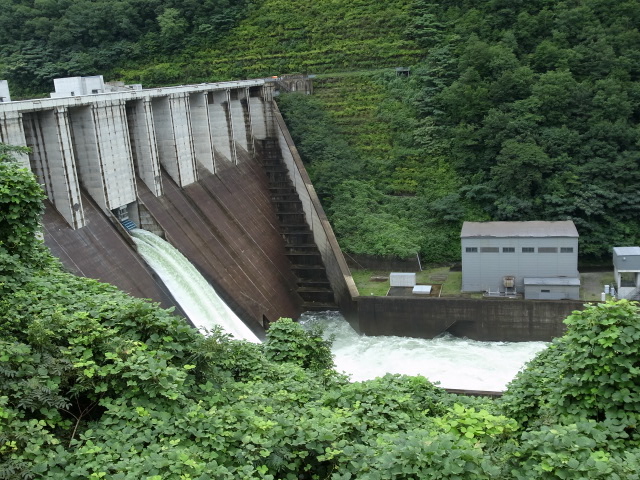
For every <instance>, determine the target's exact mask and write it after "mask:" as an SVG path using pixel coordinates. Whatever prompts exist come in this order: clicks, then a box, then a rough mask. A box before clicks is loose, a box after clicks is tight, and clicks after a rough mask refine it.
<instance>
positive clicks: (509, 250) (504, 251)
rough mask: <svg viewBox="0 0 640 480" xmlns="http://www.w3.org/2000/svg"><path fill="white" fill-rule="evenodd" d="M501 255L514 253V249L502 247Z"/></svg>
mask: <svg viewBox="0 0 640 480" xmlns="http://www.w3.org/2000/svg"><path fill="white" fill-rule="evenodd" d="M502 253H516V247H502Z"/></svg>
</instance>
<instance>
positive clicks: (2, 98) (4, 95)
mask: <svg viewBox="0 0 640 480" xmlns="http://www.w3.org/2000/svg"><path fill="white" fill-rule="evenodd" d="M10 101H11V95H9V83H8V82H7V81H6V80H0V103H4V102H10Z"/></svg>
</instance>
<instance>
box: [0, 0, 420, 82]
mask: <svg viewBox="0 0 640 480" xmlns="http://www.w3.org/2000/svg"><path fill="white" fill-rule="evenodd" d="M410 6H411V0H390V1H387V2H373V1H371V0H358V1H350V2H335V1H321V2H308V1H303V0H292V1H287V2H285V1H282V0H257V1H253V2H246V1H244V0H238V1H229V0H206V1H194V0H168V1H161V0H95V1H90V0H79V1H70V0H47V1H35V2H33V1H23V0H2V1H0V9H2V15H1V16H0V78H7V79H9V81H10V82H11V86H12V88H15V89H16V93H46V92H49V91H51V87H52V83H51V80H52V79H53V78H55V77H60V76H71V75H93V74H103V75H105V78H108V79H114V80H115V79H117V80H124V81H127V82H129V83H143V84H144V86H146V87H151V86H159V85H171V84H180V83H198V82H204V81H218V80H232V79H242V78H256V77H261V76H271V75H279V74H283V73H291V72H309V73H318V72H324V71H339V70H352V69H355V68H373V67H375V68H379V67H383V66H393V65H394V64H395V63H396V62H404V63H407V62H410V61H412V60H416V59H418V58H419V52H420V50H419V47H418V46H417V45H416V44H415V42H413V41H411V40H410V39H409V40H407V39H405V38H404V37H403V35H402V31H403V28H404V26H405V25H406V24H407V23H408V22H409V18H410Z"/></svg>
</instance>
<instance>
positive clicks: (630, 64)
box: [281, 0, 640, 261]
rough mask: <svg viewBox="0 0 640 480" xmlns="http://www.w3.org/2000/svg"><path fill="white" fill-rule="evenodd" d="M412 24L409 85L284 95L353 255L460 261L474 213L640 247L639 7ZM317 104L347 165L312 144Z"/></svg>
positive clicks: (338, 83)
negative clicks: (570, 226) (565, 224)
mask: <svg viewBox="0 0 640 480" xmlns="http://www.w3.org/2000/svg"><path fill="white" fill-rule="evenodd" d="M411 18H412V23H411V25H409V27H408V28H407V29H406V30H405V35H406V36H407V37H408V38H412V39H414V40H415V41H416V42H417V43H418V44H419V45H420V46H421V47H422V48H423V49H424V51H425V52H426V55H425V57H424V59H423V60H422V61H421V62H418V63H417V64H415V65H414V66H413V69H412V73H411V77H409V78H394V77H392V76H390V75H384V74H379V73H372V74H369V75H366V74H362V75H356V76H352V77H336V78H333V79H331V78H322V79H320V81H319V82H316V95H317V97H318V98H319V100H318V99H301V98H295V99H294V98H283V99H282V101H281V106H282V109H283V111H284V113H285V116H286V117H287V120H288V121H289V122H290V129H291V130H292V132H293V135H294V137H295V139H296V142H297V144H298V146H299V148H300V151H301V152H302V153H303V154H304V156H305V158H306V159H307V160H308V161H309V163H310V170H311V172H312V174H313V177H314V178H315V179H316V181H317V182H318V183H319V184H320V185H321V190H320V191H321V193H322V194H323V195H324V200H325V204H326V206H327V208H328V210H329V212H330V214H331V218H332V220H333V224H334V227H335V228H336V231H337V233H338V236H339V238H340V239H341V244H342V245H343V247H344V248H345V249H346V250H348V251H352V252H356V253H374V254H378V255H385V254H397V255H410V254H412V253H415V252H416V251H417V250H419V251H420V252H421V254H422V255H423V256H424V257H426V258H427V259H429V260H432V261H441V260H447V259H454V258H457V256H458V255H459V253H458V251H457V248H458V247H457V245H458V243H457V238H456V237H457V235H458V234H459V228H460V225H461V222H462V221H463V220H565V219H572V220H574V222H575V223H576V226H577V227H578V231H579V233H580V235H581V242H580V248H581V255H583V256H592V257H605V258H606V257H608V255H609V254H610V249H611V247H612V246H614V245H631V244H638V243H639V242H640V223H639V222H638V220H637V214H638V212H640V198H639V197H638V195H637V194H635V193H634V192H637V187H638V185H639V184H640V151H639V146H640V136H639V135H640V129H639V120H640V82H639V80H640V63H639V61H638V60H639V59H640V54H639V52H640V33H639V32H638V29H637V26H638V25H639V24H640V23H639V21H640V4H638V2H635V1H629V2H614V1H601V0H587V1H584V2H579V3H578V2H569V1H563V2H547V1H536V0H533V1H529V2H500V1H490V2H467V1H442V2H437V3H427V2H420V1H418V2H416V3H415V4H414V6H413V10H412V15H411ZM390 73H391V72H390ZM354 85H355V86H356V87H355V88H354ZM310 110H311V111H314V112H316V113H314V118H316V117H318V118H322V122H323V123H325V124H327V125H329V124H331V125H333V128H334V131H335V135H336V136H338V137H342V138H344V139H345V141H346V142H347V143H348V145H349V147H350V150H348V151H347V153H346V154H345V157H346V158H348V159H349V161H347V162H344V163H343V162H342V161H341V160H340V158H339V157H338V156H336V155H334V154H333V151H332V150H333V147H332V146H331V144H333V143H334V142H333V141H327V142H326V144H327V145H326V146H325V145H323V144H322V142H320V143H318V142H316V141H315V138H314V137H312V139H311V140H309V139H308V137H309V136H310V135H312V133H311V131H312V130H313V129H314V127H313V125H312V124H311V123H310V122H309V121H308V117H309V115H308V113H306V112H308V111H310ZM363 124H366V125H368V126H371V127H373V126H374V125H375V127H373V128H370V129H368V130H366V131H364V130H362V129H361V125H363ZM374 130H375V131H374ZM345 133H346V134H347V135H346V136H345V135H344V134H345ZM327 149H328V150H327ZM314 162H315V165H314ZM328 165H331V167H330V168H328ZM333 172H338V174H337V175H334V174H333ZM352 172H353V173H352ZM328 187H330V188H328ZM352 218H362V219H363V221H362V223H361V225H354V224H353V222H352V221H351V219H352ZM374 226H375V227H374ZM372 230H375V232H372ZM376 236H377V237H378V238H377V239H376V238H375V237H376ZM393 237H401V238H399V239H398V240H397V241H391V243H390V244H388V243H387V242H386V241H385V239H389V238H393Z"/></svg>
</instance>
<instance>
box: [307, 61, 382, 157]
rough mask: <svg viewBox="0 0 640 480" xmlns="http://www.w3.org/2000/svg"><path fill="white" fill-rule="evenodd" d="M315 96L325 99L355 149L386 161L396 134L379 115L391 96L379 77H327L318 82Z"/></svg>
mask: <svg viewBox="0 0 640 480" xmlns="http://www.w3.org/2000/svg"><path fill="white" fill-rule="evenodd" d="M314 94H315V95H316V96H317V97H318V98H320V99H321V100H322V103H323V104H324V106H325V108H326V109H327V111H328V112H329V113H330V115H331V117H332V118H333V120H334V121H335V123H336V124H337V125H338V126H339V127H340V130H341V132H342V133H343V134H344V135H345V137H346V138H347V140H348V142H349V143H350V144H351V146H352V147H354V148H356V149H357V150H359V151H360V152H361V153H362V154H364V156H365V157H366V158H367V159H368V160H370V161H371V160H374V161H375V160H377V159H382V158H385V157H386V156H387V155H388V154H389V151H390V150H391V143H392V132H391V131H390V128H389V125H388V123H386V122H384V121H382V119H381V118H380V117H379V116H378V106H379V105H380V103H381V102H382V101H383V100H384V99H385V97H386V96H387V92H386V89H385V88H384V86H383V85H382V84H381V83H380V82H377V81H376V79H375V74H367V73H355V74H352V75H340V76H332V75H327V76H324V77H321V78H319V79H318V80H316V81H315V82H314Z"/></svg>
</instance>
